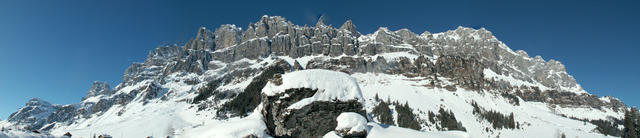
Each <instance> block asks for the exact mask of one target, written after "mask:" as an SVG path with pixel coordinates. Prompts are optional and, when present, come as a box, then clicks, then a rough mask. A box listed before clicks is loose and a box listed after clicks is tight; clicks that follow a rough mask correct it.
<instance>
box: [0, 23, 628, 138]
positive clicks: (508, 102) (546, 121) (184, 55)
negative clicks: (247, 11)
mask: <svg viewBox="0 0 640 138" xmlns="http://www.w3.org/2000/svg"><path fill="white" fill-rule="evenodd" d="M274 74H282V75H279V76H280V77H278V75H274ZM291 88H309V89H312V90H318V91H319V92H317V93H315V94H314V95H311V96H310V97H305V98H303V99H301V101H298V102H296V103H295V104H292V105H291V106H289V107H288V108H287V110H297V109H305V108H304V107H305V106H308V105H312V104H311V103H314V102H335V101H347V100H355V101H357V102H358V103H360V104H362V105H363V108H364V109H366V116H365V117H366V119H367V121H368V123H367V125H366V127H367V130H368V136H369V137H389V136H400V135H402V136H406V137H556V136H559V135H562V134H565V135H566V136H567V137H581V138H582V137H606V136H605V135H603V134H602V133H606V134H609V135H615V134H611V133H610V132H604V131H603V130H602V129H603V128H607V129H608V130H611V129H619V128H621V126H620V125H621V123H620V122H621V121H620V120H622V118H623V113H624V111H625V110H627V107H626V105H624V103H622V102H620V100H618V99H616V98H613V97H597V96H595V95H592V94H589V93H588V92H586V91H584V90H583V89H582V88H581V86H580V85H579V84H578V83H577V82H576V80H575V79H574V78H573V77H572V76H571V75H569V74H568V73H567V72H566V70H565V67H564V65H562V64H561V63H560V62H559V61H555V60H544V59H542V57H540V56H535V57H530V56H529V55H527V53H526V52H524V51H514V50H512V49H510V48H509V47H508V46H507V45H506V44H504V43H502V42H501V41H499V40H498V39H497V38H496V37H494V36H493V35H492V33H491V32H489V31H488V30H486V29H484V28H481V29H473V28H466V27H459V28H456V29H455V30H450V31H447V32H441V33H430V32H424V33H422V34H415V33H413V32H411V31H410V30H408V29H401V30H397V31H391V30H389V29H388V28H384V27H382V28H380V29H378V31H376V32H375V33H372V34H361V33H360V32H358V31H357V30H356V28H355V25H354V24H353V23H352V22H351V21H347V22H345V24H343V25H342V26H341V27H340V28H333V27H332V26H330V25H329V26H327V25H325V24H324V23H318V24H317V25H316V26H313V27H309V26H298V25H295V24H293V23H291V22H290V21H287V20H286V19H285V18H283V17H279V16H263V17H262V18H261V19H260V20H259V21H258V22H257V23H255V24H251V25H249V26H248V27H247V28H246V29H242V28H239V27H237V26H235V25H222V26H221V27H220V28H219V29H217V30H207V28H204V27H202V28H200V29H199V30H198V34H197V35H196V37H195V38H194V39H192V40H191V41H189V42H188V43H187V44H184V45H180V46H178V45H173V46H161V47H158V48H157V49H155V50H153V51H151V52H149V54H148V56H147V59H146V60H145V61H144V62H142V63H133V64H132V65H131V66H130V67H129V68H127V69H126V70H125V72H124V75H123V79H122V82H121V83H120V84H118V85H117V86H115V87H113V88H111V87H110V86H109V85H108V84H106V83H104V82H99V81H96V82H94V83H93V85H92V86H91V87H90V90H89V91H88V92H87V96H86V97H82V101H81V102H79V103H76V104H70V105H56V104H50V103H48V102H46V101H42V100H40V99H32V100H30V101H29V102H27V104H26V105H25V106H24V107H23V108H21V109H19V110H18V111H17V112H16V113H14V114H12V115H11V117H9V118H8V119H7V120H3V121H0V125H1V126H2V127H4V128H7V129H6V130H3V131H1V132H0V137H3V136H4V137H14V136H17V137H22V136H35V137H38V136H40V135H39V134H33V133H32V132H31V131H32V130H39V131H41V132H42V133H44V134H45V135H47V134H50V135H53V136H62V135H63V134H64V133H66V132H70V133H71V134H73V135H74V136H81V137H92V136H94V135H101V134H110V135H112V136H116V137H146V136H154V137H166V136H175V137H244V136H247V135H254V136H258V137H270V136H272V135H274V134H275V133H274V132H269V129H267V128H269V126H270V125H269V124H265V123H269V121H267V120H265V119H264V118H263V117H264V116H265V115H264V114H262V113H261V112H260V111H261V107H262V106H261V105H259V104H264V103H261V102H264V99H261V98H262V96H274V95H279V94H283V93H282V92H284V91H285V90H287V89H291ZM283 98H287V97H286V96H285V97H283ZM78 99H81V97H78ZM245 108H248V109H245ZM602 122H604V123H602ZM9 128H10V129H11V130H8V129H9ZM618 132H619V130H618ZM325 136H326V137H331V136H334V135H332V133H327V135H325Z"/></svg>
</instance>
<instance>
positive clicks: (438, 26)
mask: <svg viewBox="0 0 640 138" xmlns="http://www.w3.org/2000/svg"><path fill="white" fill-rule="evenodd" d="M314 2H315V3H310V2H307V1H301V0H297V1H278V2H274V1H268V2H260V1H237V0H227V1H224V2H223V1H188V0H184V1H164V0H154V1H151V0H149V1H132V0H96V1H91V2H88V1H86V0H56V1H49V0H42V1H33V0H5V1H2V2H0V118H2V119H6V118H7V117H8V116H9V115H10V114H11V113H13V112H15V111H16V110H17V109H18V108H19V107H21V106H23V105H24V103H25V102H26V101H27V100H28V99H30V98H32V97H39V98H42V99H44V100H47V101H50V102H52V103H56V104H69V103H77V102H79V101H80V99H81V97H83V96H85V94H86V92H87V91H88V90H89V87H90V86H91V83H92V82H93V81H95V80H102V81H107V82H108V83H109V84H111V85H112V87H113V86H115V85H117V84H118V83H119V82H120V81H121V79H122V73H123V72H124V70H125V69H126V68H127V67H128V66H129V65H130V64H131V63H133V62H142V61H143V60H144V58H145V57H146V55H147V53H148V51H149V50H152V49H154V48H155V47H157V46H159V45H168V44H175V43H177V44H184V43H185V42H186V41H187V40H188V39H189V38H190V37H193V36H195V34H196V31H197V28H198V27H199V26H205V27H208V28H217V27H218V26H220V24H237V25H239V26H242V27H246V26H247V25H248V24H249V23H250V22H255V21H257V20H258V19H259V17H261V16H262V15H265V14H268V15H279V16H284V17H286V18H287V19H289V20H291V21H292V22H294V23H295V24H300V25H303V24H311V25H313V24H315V17H317V16H318V15H321V14H326V15H327V17H328V23H330V24H333V25H334V26H340V25H341V24H342V23H343V22H344V21H345V20H347V19H351V20H353V22H354V23H355V24H356V26H357V27H358V30H360V31H361V32H363V33H371V32H374V31H375V30H376V29H377V28H378V27H380V26H386V27H389V28H390V29H392V30H396V29H401V28H408V29H410V30H412V31H414V32H416V33H421V32H424V31H425V30H426V31H430V32H442V31H446V30H450V29H455V28H456V27H457V26H468V27H474V28H479V27H485V28H487V29H488V30H490V31H492V32H493V33H494V35H496V36H497V37H498V39H500V40H502V41H503V42H505V43H506V44H507V45H508V46H509V47H511V48H512V49H514V50H525V51H527V52H528V53H529V55H531V56H535V55H541V56H542V57H543V58H544V59H546V60H548V59H556V60H559V61H561V62H562V63H564V64H565V65H566V68H567V71H568V72H569V73H570V74H571V75H573V76H574V77H575V78H576V79H577V80H578V82H579V83H580V84H582V86H583V87H584V88H585V89H586V90H587V91H588V92H590V93H593V94H596V95H599V96H607V95H611V96H615V97H618V98H620V99H622V100H623V101H624V102H625V103H626V104H628V105H632V106H638V105H640V100H637V99H639V98H640V94H638V92H639V91H638V88H637V84H640V81H639V80H638V78H640V73H639V70H640V65H638V63H639V62H638V59H640V58H638V57H637V56H639V55H640V46H639V45H638V42H637V40H638V39H639V38H640V27H639V25H640V8H637V7H640V1H637V0H635V1H623V0H620V1H595V0H594V1H491V0H462V1H455V0H454V1H442V0H439V1H402V0H394V1H314Z"/></svg>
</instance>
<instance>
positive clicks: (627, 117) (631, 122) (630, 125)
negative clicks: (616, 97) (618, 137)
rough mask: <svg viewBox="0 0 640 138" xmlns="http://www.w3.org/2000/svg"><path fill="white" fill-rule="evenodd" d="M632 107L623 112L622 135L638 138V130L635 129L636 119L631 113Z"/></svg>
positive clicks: (627, 137) (625, 137)
mask: <svg viewBox="0 0 640 138" xmlns="http://www.w3.org/2000/svg"><path fill="white" fill-rule="evenodd" d="M633 114H634V113H633V109H631V110H628V111H626V112H625V113H624V124H623V125H624V130H623V134H622V137H624V138H638V132H637V129H636V120H637V119H635V118H633V117H634V115H633Z"/></svg>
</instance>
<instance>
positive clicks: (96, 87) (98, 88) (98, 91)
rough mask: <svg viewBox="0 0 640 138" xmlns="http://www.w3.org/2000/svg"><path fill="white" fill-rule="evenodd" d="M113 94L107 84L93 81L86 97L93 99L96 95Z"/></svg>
mask: <svg viewBox="0 0 640 138" xmlns="http://www.w3.org/2000/svg"><path fill="white" fill-rule="evenodd" d="M111 94H113V91H112V90H111V87H110V86H109V84H108V83H107V82H104V81H94V82H93V84H92V85H91V89H90V90H89V92H87V97H93V96H98V95H106V96H109V95H111Z"/></svg>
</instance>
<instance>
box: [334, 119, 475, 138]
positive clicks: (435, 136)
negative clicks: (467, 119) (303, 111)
mask: <svg viewBox="0 0 640 138" xmlns="http://www.w3.org/2000/svg"><path fill="white" fill-rule="evenodd" d="M367 129H368V131H369V133H368V134H367V138H470V136H469V134H467V133H465V132H462V131H435V132H423V131H416V130H413V129H408V128H402V127H396V126H387V125H380V124H377V123H373V122H370V123H368V124H367ZM323 138H342V137H340V136H338V135H337V134H336V132H335V131H331V132H329V133H327V134H325V135H324V136H323Z"/></svg>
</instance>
